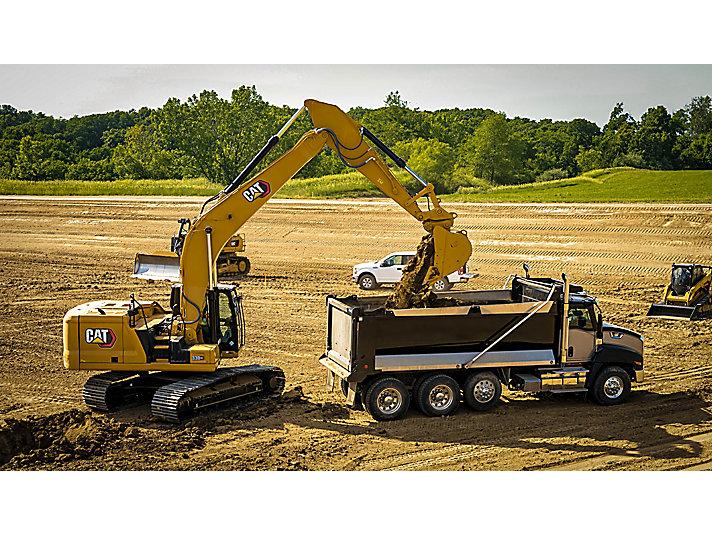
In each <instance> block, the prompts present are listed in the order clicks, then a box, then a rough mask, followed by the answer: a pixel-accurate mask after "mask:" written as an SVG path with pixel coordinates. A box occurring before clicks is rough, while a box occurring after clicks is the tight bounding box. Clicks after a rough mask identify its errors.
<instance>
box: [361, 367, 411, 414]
mask: <svg viewBox="0 0 712 534" xmlns="http://www.w3.org/2000/svg"><path fill="white" fill-rule="evenodd" d="M409 406H410V394H409V393H408V389H407V388H406V387H405V384H403V382H401V381H400V380H398V379H397V378H388V377H386V378H380V379H378V380H376V381H375V382H374V383H373V384H371V387H370V388H368V391H367V392H366V402H365V407H366V411H367V412H368V413H369V414H370V415H371V417H373V418H374V419H376V420H377V421H393V420H395V419H400V418H402V417H404V416H405V414H406V412H407V411H408V407H409Z"/></svg>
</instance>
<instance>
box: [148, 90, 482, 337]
mask: <svg viewBox="0 0 712 534" xmlns="http://www.w3.org/2000/svg"><path fill="white" fill-rule="evenodd" d="M304 106H305V107H304V108H302V109H301V110H299V111H298V112H297V113H296V114H295V115H294V116H293V117H292V118H291V119H290V120H289V121H288V122H287V123H286V124H285V126H284V127H283V128H282V129H281V130H280V132H279V133H278V134H276V135H275V136H274V137H272V138H271V139H270V141H269V142H268V143H267V145H265V147H264V148H263V149H262V150H261V151H260V153H259V154H258V155H257V156H256V157H255V158H254V159H253V160H252V162H250V164H248V166H247V167H246V168H245V170H244V171H243V172H242V173H240V175H239V176H238V177H237V178H236V179H235V180H234V181H233V183H232V184H230V185H229V186H228V187H226V188H225V189H224V190H223V191H221V192H220V193H219V194H218V195H216V196H215V197H213V198H212V199H210V200H209V201H208V202H207V203H206V204H208V203H210V207H209V208H208V209H204V211H201V214H200V215H199V216H198V217H197V218H196V219H195V220H194V221H193V222H192V224H191V225H190V228H189V229H188V230H187V232H186V233H184V234H182V237H181V241H182V243H181V247H180V249H181V250H180V257H179V276H176V275H175V274H173V275H167V274H166V273H167V272H168V271H170V268H169V267H167V265H168V264H169V263H171V262H175V260H178V256H177V255H176V254H172V255H171V254H168V253H165V254H159V255H154V256H148V255H140V254H139V255H137V258H136V264H135V266H134V273H135V276H137V277H140V278H148V279H171V280H174V281H180V282H181V283H182V289H181V303H180V308H181V309H180V312H181V315H182V316H183V318H184V321H185V325H186V330H185V333H184V335H185V338H186V341H187V342H188V344H192V343H196V342H197V341H198V336H197V330H198V323H199V321H200V318H201V314H202V309H203V307H204V303H205V295H206V290H207V289H208V288H211V287H214V286H215V284H216V283H217V273H216V269H215V262H216V260H217V257H218V255H219V254H220V251H221V250H222V248H223V246H224V245H225V244H226V243H227V242H228V241H229V239H230V238H231V237H232V236H233V235H234V234H235V232H237V231H238V230H239V229H240V228H241V227H242V226H243V225H244V224H245V222H247V221H248V220H249V219H250V217H252V216H253V215H254V214H255V213H256V212H257V211H258V210H259V209H260V208H261V207H262V206H263V205H264V204H265V203H266V202H267V201H268V200H269V199H270V198H271V197H272V196H273V195H274V194H275V193H276V192H277V191H278V190H279V189H280V188H281V187H282V186H283V185H284V184H285V183H286V182H287V181H288V180H289V179H291V178H292V177H293V176H294V175H295V174H296V173H297V172H299V170H300V169H301V168H302V167H303V166H304V165H305V164H306V163H308V162H309V161H310V160H311V159H312V158H314V157H315V156H316V155H317V154H318V153H319V152H320V151H321V150H322V148H323V147H324V145H327V146H329V147H330V148H331V149H332V150H333V151H334V152H336V153H337V154H338V156H339V157H340V159H341V160H342V162H343V163H344V164H345V165H347V166H348V167H351V168H354V169H357V170H358V171H360V172H361V173H362V174H363V175H364V176H365V177H366V178H368V179H369V180H370V181H371V182H373V183H374V184H375V185H376V187H378V188H379V189H380V190H381V191H383V193H385V194H386V195H387V196H389V197H390V198H392V199H393V200H394V201H395V202H397V203H398V204H399V205H400V206H401V207H402V208H403V209H405V210H406V211H407V212H408V213H410V214H411V215H412V216H413V217H414V218H415V219H416V220H418V221H420V222H421V223H422V225H423V228H424V229H425V230H426V231H427V232H429V233H432V234H433V240H434V248H435V258H434V264H433V265H432V266H431V267H430V269H429V271H428V274H427V276H426V279H425V284H426V285H430V284H432V283H434V282H435V281H437V280H438V279H440V278H442V277H443V276H446V275H447V274H449V273H451V272H453V271H455V270H457V269H458V268H460V267H461V266H462V265H464V264H465V262H466V261H467V260H468V258H469V257H470V254H471V253H472V246H471V244H470V241H469V240H468V239H467V236H466V235H465V234H464V233H463V232H452V231H451V230H450V228H451V227H452V225H453V222H454V219H455V214H454V213H450V212H448V211H446V210H445V209H444V208H442V207H441V206H440V201H439V200H438V198H437V197H436V196H435V193H434V190H433V186H432V184H428V183H426V182H425V181H423V180H421V179H420V177H418V176H417V175H416V174H415V173H414V172H413V171H411V170H410V169H408V167H407V166H406V165H405V162H404V161H403V160H402V159H400V158H398V156H396V155H395V154H393V152H391V151H390V149H388V147H386V146H385V145H384V144H383V143H381V142H380V141H379V140H378V139H377V138H376V137H375V136H374V135H373V134H372V133H371V132H369V131H368V130H367V129H366V128H364V127H362V126H361V125H360V124H359V123H357V122H356V121H354V120H353V119H352V118H351V117H349V116H348V115H347V114H346V113H344V112H343V111H342V110H340V109H339V108H338V107H336V106H333V105H330V104H325V103H323V102H319V101H317V100H306V101H305V103H304ZM304 109H307V110H308V111H309V115H310V116H311V119H312V123H313V125H314V129H313V130H310V131H308V132H307V133H305V134H304V135H303V136H302V138H301V139H300V140H299V141H298V142H297V143H296V145H295V146H294V147H292V148H291V149H290V150H289V151H287V152H286V153H285V154H284V155H283V156H282V157H280V158H279V159H277V160H276V161H275V162H273V163H272V164H270V165H269V166H268V167H266V168H265V169H264V170H262V171H261V172H260V173H258V174H257V175H256V176H254V177H253V178H250V179H246V178H247V176H248V175H249V174H250V172H251V171H252V170H254V168H255V167H256V166H257V165H258V164H259V162H260V161H261V160H262V159H263V158H264V157H265V156H266V154H267V153H268V152H269V150H271V148H273V147H274V146H275V145H276V144H277V142H278V141H279V138H280V137H281V136H282V135H283V134H284V132H285V131H286V130H287V128H288V127H289V126H290V125H291V124H292V123H293V122H294V121H295V120H296V118H297V117H298V115H299V114H300V113H301V112H303V111H304ZM367 139H368V140H370V141H372V142H373V143H374V144H375V145H376V146H378V147H379V148H380V149H381V150H383V151H384V153H386V154H387V155H388V156H389V157H391V158H392V159H393V160H394V161H395V162H396V164H397V165H399V166H400V167H402V168H405V169H406V170H407V171H409V172H410V173H411V174H412V175H413V176H414V177H415V178H417V179H418V180H419V181H420V182H421V183H422V184H423V189H422V190H421V191H420V192H418V193H417V194H416V195H411V194H410V193H409V192H408V191H407V190H406V189H405V188H404V187H403V185H402V184H401V183H400V182H399V181H398V180H397V179H396V177H395V176H394V175H393V173H392V172H391V171H390V169H389V168H388V167H387V166H386V164H385V163H384V162H383V160H382V159H381V158H380V156H379V155H378V154H377V153H376V151H375V150H374V149H373V148H372V147H371V146H370V145H369V143H368V142H367ZM423 197H427V198H428V199H429V200H430V202H429V204H430V205H432V208H431V209H429V210H428V211H423V210H421V209H420V207H419V205H418V202H417V201H418V199H420V198H423ZM205 207H206V206H205V205H204V206H203V208H205Z"/></svg>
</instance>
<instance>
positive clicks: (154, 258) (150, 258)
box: [131, 252, 180, 282]
mask: <svg viewBox="0 0 712 534" xmlns="http://www.w3.org/2000/svg"><path fill="white" fill-rule="evenodd" d="M131 277H132V278H143V279H144V280H165V281H168V282H180V258H179V257H178V256H177V255H176V254H175V253H173V252H156V253H155V254H136V259H135V260H134V273H133V274H132V275H131Z"/></svg>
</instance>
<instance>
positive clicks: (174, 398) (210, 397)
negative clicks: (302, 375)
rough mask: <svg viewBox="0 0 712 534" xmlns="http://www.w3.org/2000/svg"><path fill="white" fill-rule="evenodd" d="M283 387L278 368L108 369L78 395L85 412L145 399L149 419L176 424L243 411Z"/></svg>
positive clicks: (89, 381) (90, 381) (94, 378)
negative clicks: (226, 409)
mask: <svg viewBox="0 0 712 534" xmlns="http://www.w3.org/2000/svg"><path fill="white" fill-rule="evenodd" d="M283 389H284V372H283V371H282V370H281V369H280V368H279V367H273V366H265V365H246V366H240V367H221V368H220V369H218V370H217V371H214V372H212V373H193V374H186V373H172V372H167V371H158V372H155V373H153V372H141V373H133V372H130V371H109V372H108V373H101V374H98V375H95V376H93V377H91V378H90V379H89V380H87V382H86V384H84V389H83V391H82V397H83V399H84V403H85V404H86V405H87V406H88V407H89V408H91V409H93V410H97V411H102V412H111V411H114V410H116V409H118V408H120V407H122V406H126V405H130V404H133V403H143V402H146V401H148V400H150V402H151V412H152V414H153V415H154V416H156V417H158V418H160V419H165V420H167V421H171V422H174V423H178V422H180V421H182V420H185V419H187V418H189V417H192V416H194V415H196V414H198V413H200V412H202V411H205V410H206V409H209V408H217V407H220V406H225V405H230V406H231V407H233V408H234V407H236V406H237V403H239V407H245V406H247V405H251V404H254V403H256V402H260V401H262V400H264V399H266V398H268V397H271V396H279V395H280V394H281V393H282V391H283Z"/></svg>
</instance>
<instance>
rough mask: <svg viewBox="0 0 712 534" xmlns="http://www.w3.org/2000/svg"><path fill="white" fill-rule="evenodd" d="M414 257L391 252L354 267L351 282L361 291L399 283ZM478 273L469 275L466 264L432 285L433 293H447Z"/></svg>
mask: <svg viewBox="0 0 712 534" xmlns="http://www.w3.org/2000/svg"><path fill="white" fill-rule="evenodd" d="M413 256H415V252H414V251H412V250H408V251H402V252H393V253H391V254H389V255H388V256H386V257H385V258H383V259H382V260H380V261H371V262H367V263H359V264H358V265H354V272H353V276H352V280H353V281H354V282H355V283H357V284H358V285H359V287H360V288H361V289H376V288H377V287H378V286H380V285H382V284H395V283H397V282H399V281H400V279H401V276H402V275H403V274H402V272H401V271H403V267H405V266H406V265H407V264H408V262H409V261H410V260H411V258H412V257H413ZM477 274H478V273H470V268H469V267H468V265H467V263H465V265H463V266H462V267H460V268H459V269H458V270H457V271H455V272H453V273H450V274H449V275H447V276H446V277H445V278H441V279H440V280H438V281H437V282H435V283H434V284H433V289H434V290H435V291H447V290H448V289H450V288H451V287H452V285H453V284H457V283H459V282H467V281H468V280H469V279H470V278H475V277H476V276H477Z"/></svg>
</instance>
